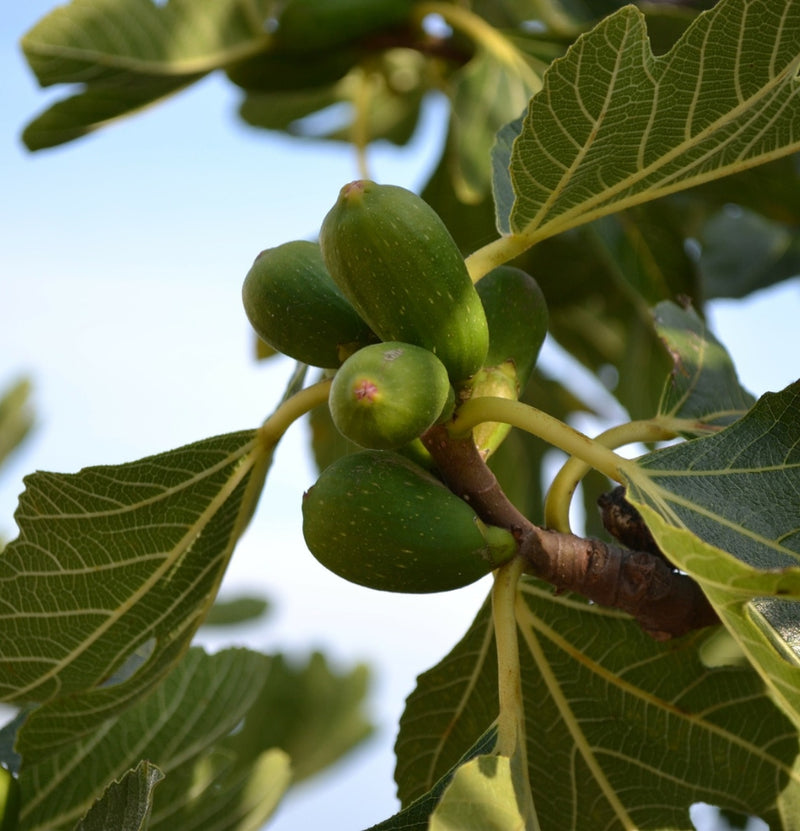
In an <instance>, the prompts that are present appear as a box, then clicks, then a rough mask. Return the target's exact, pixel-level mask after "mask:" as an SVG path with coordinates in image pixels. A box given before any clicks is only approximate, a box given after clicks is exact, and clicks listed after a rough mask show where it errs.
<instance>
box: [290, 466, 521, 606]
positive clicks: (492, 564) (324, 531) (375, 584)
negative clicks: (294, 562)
mask: <svg viewBox="0 0 800 831" xmlns="http://www.w3.org/2000/svg"><path fill="white" fill-rule="evenodd" d="M303 535H304V537H305V540H306V545H307V546H308V548H309V550H310V551H311V553H312V554H313V555H314V556H315V557H316V558H317V560H319V562H321V563H322V564H323V565H324V566H326V567H327V568H329V569H330V570H331V571H333V572H334V573H336V574H338V575H339V576H340V577H344V578H345V579H346V580H350V581H351V582H353V583H358V584H359V585H362V586H367V587H369V588H372V589H379V590H381V591H393V592H409V593H412V594H421V593H427V592H440V591H450V590H451V589H457V588H460V587H461V586H466V585H468V584H469V583H473V582H474V581H475V580H478V579H479V578H480V577H483V576H484V575H485V574H488V573H489V572H490V571H492V570H493V569H495V568H497V567H498V566H501V565H502V564H503V563H505V562H507V561H508V560H510V559H511V558H512V557H513V556H514V555H515V553H516V550H517V545H516V541H515V539H514V536H513V535H512V534H511V532H510V531H507V530H505V529H503V528H495V527H491V526H486V525H484V524H483V523H482V522H481V521H480V520H479V519H478V517H477V516H476V514H475V512H474V511H473V510H472V508H471V507H470V506H469V505H468V504H467V503H466V502H464V500H463V499H459V497H457V496H456V495H455V494H454V493H453V492H452V491H450V490H448V489H447V488H446V487H445V486H444V485H443V484H442V483H441V482H440V481H439V480H438V479H435V478H434V477H433V476H431V475H430V474H428V473H426V472H425V471H423V470H421V469H420V468H418V467H417V466H416V465H415V464H413V463H412V462H410V461H408V460H407V459H405V458H404V457H402V456H399V455H398V454H396V453H392V452H389V451H377V450H373V451H364V452H362V453H355V454H353V455H350V456H343V457H342V458H340V459H338V460H337V461H336V462H334V463H333V464H332V465H331V466H330V467H328V468H326V469H325V470H324V471H323V472H322V474H321V475H320V477H319V479H318V480H317V483H316V484H315V485H314V486H313V487H312V488H310V489H309V490H308V492H307V493H306V494H305V496H304V497H303Z"/></svg>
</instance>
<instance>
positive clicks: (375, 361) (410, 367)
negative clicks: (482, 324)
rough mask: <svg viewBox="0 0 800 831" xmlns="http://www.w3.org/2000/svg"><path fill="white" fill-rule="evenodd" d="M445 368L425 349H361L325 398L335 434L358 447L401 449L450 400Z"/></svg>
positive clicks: (395, 345) (403, 346)
mask: <svg viewBox="0 0 800 831" xmlns="http://www.w3.org/2000/svg"><path fill="white" fill-rule="evenodd" d="M450 394H451V387H450V381H449V379H448V377H447V370H446V369H445V368H444V364H442V362H441V361H440V360H439V359H438V358H437V357H436V355H434V354H433V353H432V352H429V351H428V350H427V349H422V348H421V347H419V346H413V345H412V344H408V343H400V342H398V341H390V342H388V343H376V344H372V345H370V346H365V347H364V348H363V349H360V350H359V351H358V352H356V353H355V354H353V355H351V356H350V357H349V358H348V359H347V360H346V361H345V362H344V363H343V364H342V366H341V368H340V369H339V371H338V372H337V373H336V375H335V376H334V379H333V383H332V385H331V392H330V396H329V398H328V405H329V406H330V411H331V417H332V419H333V423H334V424H335V425H336V427H337V428H338V430H339V432H340V433H341V434H342V435H343V436H345V438H348V439H350V440H351V441H353V442H355V443H356V444H358V445H360V446H361V447H370V448H376V449H391V448H399V447H402V446H403V445H405V444H407V443H408V442H411V441H413V440H414V439H416V438H417V437H418V436H420V435H421V434H422V433H424V432H425V431H426V430H427V429H428V428H429V427H432V426H433V425H434V424H435V423H436V421H437V420H438V419H439V417H440V416H441V415H442V411H443V409H444V407H445V405H446V404H447V402H448V398H449V397H450Z"/></svg>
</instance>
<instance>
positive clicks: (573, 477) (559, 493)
mask: <svg viewBox="0 0 800 831" xmlns="http://www.w3.org/2000/svg"><path fill="white" fill-rule="evenodd" d="M676 435H677V433H676V432H675V431H674V430H672V429H671V428H669V427H666V426H665V425H663V424H659V423H658V422H657V421H654V420H652V419H649V420H641V421H630V422H626V423H625V424H618V425H616V426H615V427H611V428H609V429H608V430H605V431H604V432H602V433H600V435H598V436H595V438H594V439H593V441H595V442H597V443H599V444H601V445H603V447H607V448H608V449H609V450H615V449H616V448H618V447H622V446H624V445H626V444H633V443H634V442H639V441H643V442H651V441H664V440H666V439H673V438H675V436H676ZM591 467H592V466H591V465H590V464H588V463H587V462H585V461H584V460H583V459H580V458H578V457H577V456H576V455H572V456H570V458H569V459H567V461H566V462H565V463H564V464H563V465H562V467H561V470H559V471H558V473H557V474H556V475H555V476H554V477H553V481H552V482H551V483H550V487H549V489H548V491H547V496H546V497H545V501H544V524H545V527H547V528H552V529H553V530H554V531H561V532H562V533H564V534H569V533H570V531H571V529H570V525H569V506H570V503H571V502H572V497H573V495H574V494H575V489H576V488H577V487H578V484H579V483H580V481H581V479H583V477H584V476H586V474H587V473H588V472H589V470H590V469H591Z"/></svg>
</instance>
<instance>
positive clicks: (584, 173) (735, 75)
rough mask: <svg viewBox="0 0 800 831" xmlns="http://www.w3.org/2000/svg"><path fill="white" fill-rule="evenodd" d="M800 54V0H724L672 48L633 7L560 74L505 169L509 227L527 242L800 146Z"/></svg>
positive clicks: (578, 47)
mask: <svg viewBox="0 0 800 831" xmlns="http://www.w3.org/2000/svg"><path fill="white" fill-rule="evenodd" d="M799 64H800V3H798V2H797V0H787V1H786V2H782V3H775V2H772V0H756V1H755V2H750V0H721V2H720V3H718V4H717V5H716V6H715V7H714V8H713V9H712V10H711V11H709V12H706V13H704V14H702V15H700V16H699V17H698V18H697V19H696V20H695V21H694V22H693V23H692V25H691V26H690V27H689V29H688V30H687V31H686V33H685V34H684V36H683V37H682V38H681V40H680V41H679V42H678V43H677V44H676V45H675V47H674V48H673V49H671V50H670V51H669V52H668V53H667V54H665V55H661V56H658V57H656V56H654V55H653V53H652V51H651V48H650V46H649V43H648V40H647V31H646V27H645V21H644V17H643V15H642V14H641V12H639V11H638V10H637V9H636V8H635V7H633V6H626V7H624V8H622V9H620V10H619V11H618V12H616V13H615V14H613V15H611V16H610V17H608V18H606V19H605V20H603V21H602V22H601V23H600V24H599V25H598V26H597V27H596V28H595V29H593V30H592V31H591V32H590V33H588V34H586V35H584V36H582V37H581V38H579V39H578V40H577V41H576V42H575V43H574V44H573V46H572V47H571V48H570V50H569V52H568V53H567V55H566V56H565V57H564V58H563V59H560V60H558V61H556V62H554V63H553V64H552V65H551V67H550V68H549V70H548V72H547V73H546V75H545V79H544V89H543V90H542V92H540V93H539V94H538V95H536V96H535V97H534V98H533V99H532V101H531V104H530V107H529V110H528V115H527V117H526V120H525V123H524V125H523V127H522V130H521V132H520V134H519V136H518V137H517V138H516V140H515V141H514V143H513V149H512V153H511V173H510V177H500V178H499V179H498V180H497V182H496V186H495V196H496V200H497V202H498V204H502V205H507V204H508V203H509V201H511V200H513V207H512V208H511V211H510V215H509V216H508V219H507V222H506V221H503V218H502V217H501V222H500V227H501V229H502V228H504V227H508V228H509V229H510V230H511V232H513V234H514V235H516V236H517V237H518V239H517V242H518V243H519V244H520V245H521V246H522V247H527V246H530V245H532V244H534V243H535V242H537V241H538V240H540V239H543V238H545V237H548V236H552V235H553V234H556V233H558V232H559V231H563V230H565V229H567V228H571V227H574V226H575V225H578V224H581V223H584V222H587V221H589V220H591V219H594V218H596V217H599V216H603V215H606V214H609V213H613V212H616V211H618V210H620V209H621V208H624V207H628V206H631V205H634V204H638V203H641V202H645V201H649V200H652V199H655V198H657V197H659V196H663V195H665V194H667V193H672V192H675V191H677V190H681V189H684V188H687V187H690V186H692V185H695V184H700V183H701V182H704V181H708V180H710V179H714V178H717V177H720V176H725V175H728V174H730V173H734V172H736V171H739V170H743V169H744V168H746V167H750V166H753V165H756V164H761V163H763V162H766V161H769V160H770V159H774V158H777V157H779V156H781V155H786V154H788V153H791V152H793V151H795V150H797V149H798V147H800V132H799V131H798V128H797V124H798V123H800V119H798V117H797V113H798V106H800V103H799V99H798V98H797V93H798V91H799V90H800V85H798V83H797V81H796V78H795V74H796V72H797V67H798V65H799ZM509 186H510V187H511V188H512V189H513V194H511V195H510V194H509V193H508V192H507V190H508V187H509Z"/></svg>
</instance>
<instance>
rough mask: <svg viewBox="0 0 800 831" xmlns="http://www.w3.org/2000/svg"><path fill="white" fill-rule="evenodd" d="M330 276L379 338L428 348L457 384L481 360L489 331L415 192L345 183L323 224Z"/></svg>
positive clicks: (434, 219) (439, 225) (448, 244)
mask: <svg viewBox="0 0 800 831" xmlns="http://www.w3.org/2000/svg"><path fill="white" fill-rule="evenodd" d="M320 246H321V248H322V256H323V258H324V260H325V264H326V265H327V267H328V270H329V271H330V274H331V277H333V280H334V281H335V282H336V284H337V285H338V286H339V288H341V290H342V292H343V293H344V294H345V296H346V297H347V298H348V299H349V300H350V302H351V303H352V304H353V306H354V308H355V309H356V310H357V311H358V313H359V314H360V315H361V317H362V318H363V319H364V320H365V321H366V322H367V323H368V324H369V326H370V328H371V329H372V330H373V331H374V332H375V333H376V334H377V335H378V337H380V338H381V340H385V341H389V340H391V341H404V342H406V343H411V344H414V345H416V346H421V347H424V348H425V349H428V350H430V351H431V352H433V353H434V354H435V355H436V356H437V357H438V358H439V360H441V362H442V363H443V364H444V365H445V367H447V371H448V373H449V375H450V380H451V382H452V383H453V385H454V386H456V387H457V388H460V387H462V386H463V385H464V383H465V382H466V381H467V380H468V379H469V377H470V376H472V375H473V374H474V373H475V372H477V371H478V370H479V369H480V368H481V367H482V366H483V364H484V359H485V358H486V352H487V349H488V347H489V329H488V325H487V323H486V315H485V314H484V311H483V306H482V305H481V301H480V297H479V296H478V293H477V292H476V290H475V287H474V286H473V285H472V280H471V279H470V276H469V273H468V272H467V267H466V265H465V263H464V260H463V258H462V256H461V252H460V251H459V249H458V246H457V245H456V243H455V241H454V240H453V238H452V236H451V235H450V232H449V231H448V230H447V227H446V226H445V224H444V223H443V222H442V220H441V219H440V218H439V216H438V215H437V214H436V212H435V211H434V210H433V209H432V208H431V207H430V206H429V205H428V204H427V203H426V202H425V201H424V200H423V199H421V198H420V197H419V196H417V195H416V194H415V193H412V192H411V191H409V190H406V189H405V188H401V187H396V186H394V185H378V184H376V183H375V182H371V181H368V180H358V181H355V182H351V183H350V184H348V185H345V186H344V187H343V188H342V189H341V191H340V192H339V198H338V199H337V201H336V204H335V205H334V207H333V208H332V209H331V210H330V211H329V212H328V214H327V216H326V217H325V219H324V221H323V223H322V230H321V232H320Z"/></svg>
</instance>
